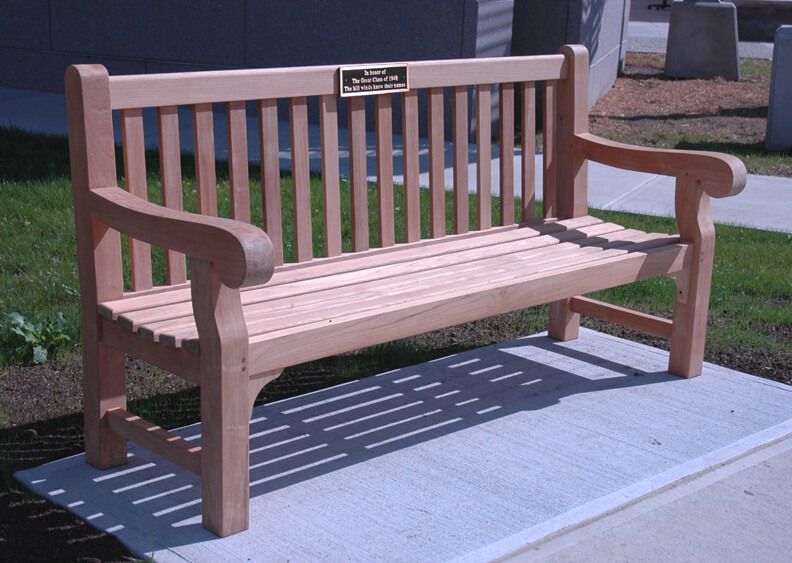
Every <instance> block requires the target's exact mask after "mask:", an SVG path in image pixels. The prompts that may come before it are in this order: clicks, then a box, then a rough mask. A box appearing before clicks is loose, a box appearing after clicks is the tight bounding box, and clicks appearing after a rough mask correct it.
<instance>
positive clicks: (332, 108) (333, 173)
mask: <svg viewBox="0 0 792 563" xmlns="http://www.w3.org/2000/svg"><path fill="white" fill-rule="evenodd" d="M319 111H320V114H319V115H320V117H319V128H320V135H321V137H322V194H323V196H324V218H325V221H324V254H325V256H338V255H339V254H341V186H340V182H339V178H340V173H339V170H338V104H337V100H336V97H335V96H331V95H328V96H322V97H321V99H320V100H319Z"/></svg>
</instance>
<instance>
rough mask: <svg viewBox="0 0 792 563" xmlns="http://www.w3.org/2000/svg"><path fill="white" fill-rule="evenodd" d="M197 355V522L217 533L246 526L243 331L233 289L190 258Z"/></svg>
mask: <svg viewBox="0 0 792 563" xmlns="http://www.w3.org/2000/svg"><path fill="white" fill-rule="evenodd" d="M190 265H191V266H190V267H191V273H192V279H191V284H192V303H193V311H194V314H195V322H196V325H197V327H198V335H199V338H200V355H201V485H202V507H203V509H202V511H203V525H204V527H205V528H207V529H208V530H210V531H212V532H214V533H215V534H217V535H219V536H228V535H231V534H235V533H237V532H241V531H242V530H245V529H247V527H248V500H249V483H248V481H249V477H248V465H249V463H248V434H249V426H248V425H249V420H250V418H249V413H250V410H249V404H248V403H249V398H248V387H249V377H248V371H247V359H248V334H247V327H246V326H245V320H244V318H243V316H242V303H241V299H240V294H239V289H231V288H229V287H228V286H226V285H224V284H223V283H222V282H221V281H220V277H219V276H218V274H217V271H216V269H215V267H214V266H213V264H211V263H209V262H206V261H203V260H198V259H195V258H191V260H190Z"/></svg>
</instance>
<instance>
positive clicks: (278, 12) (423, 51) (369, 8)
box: [0, 0, 513, 92]
mask: <svg viewBox="0 0 792 563" xmlns="http://www.w3.org/2000/svg"><path fill="white" fill-rule="evenodd" d="M512 6H513V0H431V1H429V0H398V1H394V0H366V1H356V0H343V1H342V0H333V1H331V0H291V1H290V0H189V1H188V0H181V1H163V0H127V1H110V0H4V2H3V9H2V11H1V13H0V68H2V71H3V72H1V73H0V86H7V87H14V88H26V89H34V90H42V91H52V92H62V91H63V73H64V70H65V68H66V67H67V66H68V65H69V64H72V63H81V62H95V63H101V64H104V65H105V66H107V67H108V69H109V70H110V72H111V73H112V74H122V73H123V74H128V73H146V72H167V71H179V70H201V69H216V68H239V67H273V66H302V65H315V64H343V63H361V62H374V61H394V60H421V59H424V60H425V59H445V58H460V57H475V56H477V55H479V53H484V54H485V55H487V56H489V55H499V56H504V55H508V54H509V47H510V39H511V37H510V35H511V9H512ZM480 7H481V12H482V18H481V27H482V28H481V32H482V34H483V36H484V37H483V38H482V39H481V40H479V39H478V37H479V36H478V32H479V9H480ZM504 17H506V24H505V26H504V25H503V24H502V22H503V21H504ZM498 18H500V19H498ZM493 22H495V28H493V27H492V24H493ZM498 22H501V24H500V27H498ZM488 25H489V27H488Z"/></svg>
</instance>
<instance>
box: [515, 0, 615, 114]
mask: <svg viewBox="0 0 792 563" xmlns="http://www.w3.org/2000/svg"><path fill="white" fill-rule="evenodd" d="M629 14H630V2H629V0H557V1H553V2H547V1H545V0H515V6H514V26H513V31H512V54H514V55H544V54H550V53H555V52H557V51H558V47H559V46H560V45H563V44H564V43H582V44H583V45H585V46H586V47H587V48H588V50H589V52H590V56H591V61H590V63H591V77H590V85H589V103H590V104H593V103H594V102H595V101H596V100H597V99H598V98H599V97H600V96H601V95H602V94H603V93H604V92H605V91H607V90H608V88H610V87H611V86H612V85H613V82H614V81H615V80H616V76H617V75H618V73H619V72H620V71H621V69H622V67H623V64H624V53H625V51H626V41H627V22H628V20H629Z"/></svg>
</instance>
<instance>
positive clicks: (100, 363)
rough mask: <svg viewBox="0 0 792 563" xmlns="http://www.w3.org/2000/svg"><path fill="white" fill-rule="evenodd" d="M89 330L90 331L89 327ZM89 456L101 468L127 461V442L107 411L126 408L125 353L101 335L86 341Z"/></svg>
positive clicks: (84, 377)
mask: <svg viewBox="0 0 792 563" xmlns="http://www.w3.org/2000/svg"><path fill="white" fill-rule="evenodd" d="M86 332H88V331H86ZM83 403H84V404H83V420H84V425H85V428H84V432H85V459H86V461H87V462H88V463H90V464H91V465H93V466H94V467H97V468H99V469H107V468H109V467H115V466H118V465H123V464H125V463H126V462H127V443H126V440H125V439H124V438H122V437H121V436H119V435H117V434H115V433H114V432H112V431H111V430H110V428H109V427H108V424H107V419H106V418H105V413H106V412H107V411H108V410H110V409H114V408H119V407H120V408H126V379H125V374H124V354H123V353H121V352H119V351H118V350H115V349H113V348H109V347H107V346H105V345H104V344H102V343H101V342H99V341H98V340H97V339H92V340H89V338H88V337H87V335H86V338H85V340H84V341H83Z"/></svg>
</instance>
